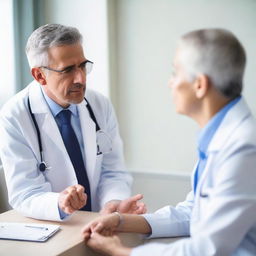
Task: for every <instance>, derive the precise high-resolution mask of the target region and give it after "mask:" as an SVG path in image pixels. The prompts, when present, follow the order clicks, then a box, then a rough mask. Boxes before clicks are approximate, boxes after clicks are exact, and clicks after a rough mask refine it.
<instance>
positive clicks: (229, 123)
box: [196, 98, 250, 198]
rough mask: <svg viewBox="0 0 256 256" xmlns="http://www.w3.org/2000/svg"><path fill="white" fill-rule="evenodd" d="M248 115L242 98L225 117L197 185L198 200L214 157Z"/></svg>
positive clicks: (212, 143) (210, 146) (215, 136)
mask: <svg viewBox="0 0 256 256" xmlns="http://www.w3.org/2000/svg"><path fill="white" fill-rule="evenodd" d="M248 115H250V111H249V108H248V107H247V105H246V103H245V101H244V99H243V98H242V99H241V100H240V101H239V102H238V103H237V104H236V105H235V106H233V108H231V109H230V111H229V112H228V113H227V114H226V116H225V117H224V119H223V121H222V123H221V124H220V126H219V128H218V130H217V131H216V133H215V135H214V136H213V138H212V140H211V142H210V145H209V147H208V150H207V155H208V159H207V163H206V166H205V169H204V171H203V173H202V176H201V178H200V180H199V182H198V185H197V186H198V189H197V192H196V198H199V195H200V191H201V187H202V185H203V184H204V182H205V179H206V177H208V175H209V174H208V172H209V171H210V167H211V166H212V162H213V161H214V157H215V156H216V154H217V153H218V152H219V151H220V150H221V149H222V147H223V145H224V144H225V143H226V141H227V140H228V139H229V136H230V135H231V134H232V133H233V131H234V129H236V128H237V127H238V125H239V124H240V123H241V122H242V120H243V119H244V118H245V117H246V116H248Z"/></svg>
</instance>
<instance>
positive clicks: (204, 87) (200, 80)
mask: <svg viewBox="0 0 256 256" xmlns="http://www.w3.org/2000/svg"><path fill="white" fill-rule="evenodd" d="M194 88H195V93H196V97H197V98H198V99H201V98H203V97H204V96H205V95H206V94H207V92H208V91H209V88H210V80H209V77H208V76H206V75H204V74H199V75H198V76H197V78H196V80H195V82H194Z"/></svg>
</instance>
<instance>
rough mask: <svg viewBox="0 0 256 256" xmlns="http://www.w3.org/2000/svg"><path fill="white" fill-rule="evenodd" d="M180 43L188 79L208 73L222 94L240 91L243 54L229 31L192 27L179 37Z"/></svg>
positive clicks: (235, 95) (244, 55)
mask: <svg viewBox="0 0 256 256" xmlns="http://www.w3.org/2000/svg"><path fill="white" fill-rule="evenodd" d="M179 47H180V48H179V49H181V61H182V64H183V65H184V68H185V71H186V72H187V74H188V79H189V80H190V82H192V81H193V80H194V79H195V77H196V76H197V75H198V74H200V73H201V74H205V75H207V76H208V78H209V79H210V81H211V83H212V84H213V86H214V87H215V88H216V89H217V90H218V91H219V92H221V93H222V94H223V95H224V96H225V97H227V98H235V97H237V96H239V95H240V94H241V91H242V88H243V74H244V69H245V63H246V54H245V50H244V48H243V46H242V44H241V43H240V42H239V41H238V39H237V38H236V37H235V36H234V35H233V34H232V33H231V32H230V31H228V30H224V29H201V30H195V31H192V32H189V33H187V34H185V35H183V36H182V37H181V40H180V42H179Z"/></svg>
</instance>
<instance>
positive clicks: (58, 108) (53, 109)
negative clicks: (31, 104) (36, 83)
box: [41, 89, 78, 117]
mask: <svg viewBox="0 0 256 256" xmlns="http://www.w3.org/2000/svg"><path fill="white" fill-rule="evenodd" d="M41 90H42V92H43V95H44V98H45V100H46V102H47V104H48V106H49V108H50V110H51V112H52V114H53V116H54V117H56V116H57V115H58V114H59V113H60V111H62V110H63V109H64V108H63V107H61V106H60V105H59V104H57V103H56V102H55V101H54V100H52V99H51V98H50V97H49V96H48V95H47V94H46V93H45V91H44V90H43V89H41ZM65 109H69V110H70V111H71V113H72V114H74V115H75V116H77V114H78V112H77V106H76V105H75V104H70V105H69V107H68V108H65Z"/></svg>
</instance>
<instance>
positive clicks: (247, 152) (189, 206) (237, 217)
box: [131, 98, 256, 256]
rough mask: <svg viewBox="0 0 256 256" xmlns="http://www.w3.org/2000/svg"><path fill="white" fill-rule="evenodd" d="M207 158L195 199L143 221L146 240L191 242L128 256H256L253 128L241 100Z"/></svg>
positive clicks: (147, 247) (255, 133) (255, 129)
mask: <svg viewBox="0 0 256 256" xmlns="http://www.w3.org/2000/svg"><path fill="white" fill-rule="evenodd" d="M207 154H208V161H207V165H206V167H205V170H204V172H203V174H202V177H201V179H200V181H199V183H198V190H197V192H196V195H195V196H194V194H193V192H190V193H189V194H188V196H187V198H186V200H185V201H184V202H182V203H180V204H178V205H177V206H176V207H175V208H173V207H170V206H168V207H164V208H162V209H160V210H158V211H157V212H156V213H154V214H149V215H145V218H146V219H147V221H148V222H149V224H150V225H151V227H152V235H151V237H171V236H186V235H187V236H188V235H190V237H189V238H184V239H181V240H179V241H177V242H175V243H173V244H169V245H166V244H157V243H153V244H147V245H144V246H140V247H138V248H136V249H133V251H132V254H131V255H132V256H142V255H143V256H145V255H154V256H160V255H161V256H167V255H168V256H171V255H175V256H185V255H187V256H213V255H215V256H216V255H218V256H228V255H243V256H249V255H250V256H252V255H256V122H255V119H254V118H253V117H252V115H251V113H250V111H249V109H248V107H247V105H246V103H245V101H244V99H243V98H242V99H241V100H240V101H239V102H238V103H237V104H236V105H235V106H234V107H233V108H231V109H230V111H229V112H228V113H227V114H226V116H225V118H224V119H223V121H222V123H221V125H220V127H219V128H218V130H217V131H216V133H215V135H214V137H213V139H212V141H211V142H210V145H209V147H208V152H207ZM192 177H194V175H193V176H192ZM193 183H194V181H193V178H192V184H193ZM170 196H171V190H170Z"/></svg>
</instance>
